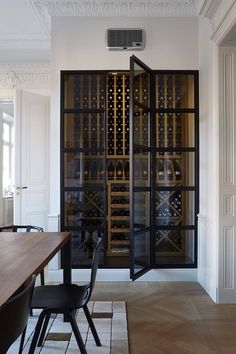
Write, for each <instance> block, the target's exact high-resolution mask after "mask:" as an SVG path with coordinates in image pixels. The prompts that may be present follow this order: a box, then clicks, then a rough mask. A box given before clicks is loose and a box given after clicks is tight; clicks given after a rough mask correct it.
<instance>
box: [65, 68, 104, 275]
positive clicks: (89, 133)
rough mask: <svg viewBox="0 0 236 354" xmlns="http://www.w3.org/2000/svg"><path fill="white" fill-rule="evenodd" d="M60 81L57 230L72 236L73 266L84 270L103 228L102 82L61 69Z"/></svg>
mask: <svg viewBox="0 0 236 354" xmlns="http://www.w3.org/2000/svg"><path fill="white" fill-rule="evenodd" d="M61 82H62V85H61V89H62V93H61V96H62V107H61V114H62V117H61V124H62V127H61V132H62V134H61V150H62V154H61V167H62V168H61V171H62V173H61V184H62V188H61V191H62V193H61V229H62V230H63V231H65V230H66V231H71V233H72V266H73V267H74V268H77V267H83V266H84V267H88V266H90V264H91V260H92V254H93V250H94V247H95V244H96V241H97V239H98V237H99V236H104V235H105V230H106V188H105V185H106V184H105V181H106V168H105V97H106V78H105V74H104V73H101V72H90V73H87V72H70V71H65V72H62V76H61ZM104 238H105V237H104ZM103 263H104V255H103V256H101V259H100V264H103Z"/></svg>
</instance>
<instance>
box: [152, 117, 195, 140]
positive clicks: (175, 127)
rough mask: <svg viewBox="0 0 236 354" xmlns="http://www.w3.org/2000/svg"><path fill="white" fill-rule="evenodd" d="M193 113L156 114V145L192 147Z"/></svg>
mask: <svg viewBox="0 0 236 354" xmlns="http://www.w3.org/2000/svg"><path fill="white" fill-rule="evenodd" d="M194 127H195V115H194V114H192V113H158V114H156V147H194V146H195V139H194V132H195V128H194Z"/></svg>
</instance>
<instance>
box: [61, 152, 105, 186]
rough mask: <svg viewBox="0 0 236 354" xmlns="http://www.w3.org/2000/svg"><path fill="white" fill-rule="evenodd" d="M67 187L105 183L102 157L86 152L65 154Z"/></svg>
mask: <svg viewBox="0 0 236 354" xmlns="http://www.w3.org/2000/svg"><path fill="white" fill-rule="evenodd" d="M64 165H65V167H64V173H65V187H82V186H85V185H92V184H101V183H102V182H103V181H104V166H103V159H102V155H100V154H96V155H93V154H92V153H84V152H69V153H65V154H64Z"/></svg>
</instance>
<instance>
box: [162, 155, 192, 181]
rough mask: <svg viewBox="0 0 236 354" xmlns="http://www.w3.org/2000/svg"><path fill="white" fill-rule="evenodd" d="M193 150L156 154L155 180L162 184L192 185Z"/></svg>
mask: <svg viewBox="0 0 236 354" xmlns="http://www.w3.org/2000/svg"><path fill="white" fill-rule="evenodd" d="M194 158H195V154H194V152H178V151H177V152H173V153H171V155H170V153H169V152H165V153H157V154H156V166H155V169H156V182H157V185H163V186H180V185H181V186H194V185H195V168H194Z"/></svg>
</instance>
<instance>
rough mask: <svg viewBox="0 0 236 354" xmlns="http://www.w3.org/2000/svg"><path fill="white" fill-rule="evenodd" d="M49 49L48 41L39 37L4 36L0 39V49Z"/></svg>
mask: <svg viewBox="0 0 236 354" xmlns="http://www.w3.org/2000/svg"><path fill="white" fill-rule="evenodd" d="M38 48H40V49H49V48H50V39H49V38H45V37H44V36H40V35H27V36H26V35H10V34H9V35H5V36H1V37H0V49H38Z"/></svg>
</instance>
